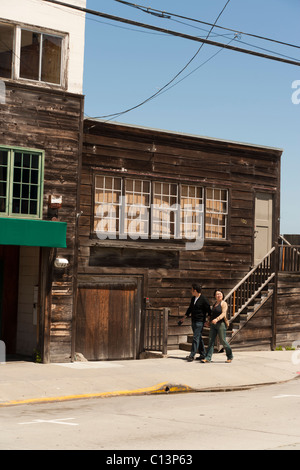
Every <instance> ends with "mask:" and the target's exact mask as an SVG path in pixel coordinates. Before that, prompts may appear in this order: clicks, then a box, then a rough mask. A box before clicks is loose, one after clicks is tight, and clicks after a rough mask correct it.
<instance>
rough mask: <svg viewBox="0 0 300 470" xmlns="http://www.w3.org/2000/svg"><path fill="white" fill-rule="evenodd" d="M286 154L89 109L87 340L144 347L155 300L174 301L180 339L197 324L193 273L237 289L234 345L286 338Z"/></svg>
mask: <svg viewBox="0 0 300 470" xmlns="http://www.w3.org/2000/svg"><path fill="white" fill-rule="evenodd" d="M281 154H282V150H280V149H276V148H269V147H263V146H255V145H250V144H242V143H238V142H229V141H223V140H218V139H213V138H205V137H200V136H194V135H186V134H180V133H175V132H168V131H161V130H155V129H147V128H143V127H137V126H129V125H124V124H119V123H105V122H101V121H99V120H89V119H86V120H85V122H84V135H83V156H82V176H81V189H80V210H81V211H82V215H81V217H80V222H79V264H78V303H77V314H76V340H75V349H76V351H78V352H81V353H83V354H84V355H85V356H86V357H87V358H88V359H95V360H96V359H115V358H118V359H119V358H135V357H139V354H140V352H141V351H142V350H143V348H144V347H145V343H144V339H143V335H144V321H145V312H146V311H147V310H148V309H149V310H150V307H151V308H156V309H158V308H167V309H168V310H169V330H168V345H169V347H179V345H180V343H182V342H185V341H186V338H187V335H188V333H190V331H191V330H190V326H182V327H178V326H177V321H178V315H182V314H183V313H185V311H186V308H187V306H188V304H189V300H190V295H191V294H190V287H191V284H192V283H193V282H199V283H200V284H201V285H202V287H203V292H204V293H205V295H206V296H207V297H208V298H209V299H210V300H211V301H212V296H213V292H214V289H215V288H219V289H222V290H223V291H224V292H225V294H226V295H227V298H228V302H229V304H230V315H231V320H232V325H231V329H230V335H232V342H233V345H236V346H239V347H255V348H263V349H265V348H271V347H274V345H275V343H276V335H275V317H274V308H275V307H276V305H275V301H274V299H275V298H276V299H277V295H275V287H274V276H273V269H275V264H276V263H275V261H274V260H275V256H277V257H278V256H279V254H278V249H277V251H276V255H275V248H274V249H273V247H275V245H276V246H277V242H278V238H279V217H280V160H281ZM270 252H271V253H270ZM265 255H267V257H265ZM262 259H263V262H261V260H262ZM247 275H248V277H247V279H248V280H247V279H246V281H243V282H241V281H242V280H243V278H244V277H245V276H247ZM297 275H298V274H297ZM258 277H260V282H261V284H259V285H258V284H257V283H258V280H257V279H258ZM297 279H299V278H297ZM246 282H247V283H248V287H247V289H246V287H245V286H246V284H245V283H246ZM249 283H252V284H253V285H255V286H256V288H255V290H254V291H253V292H252V291H251V288H250V287H249ZM246 290H247V291H249V293H250V291H251V292H252V293H251V295H250V297H247V299H245V298H244V297H245V291H246ZM266 290H267V292H266ZM232 291H234V293H233V292H232ZM241 291H242V292H243V294H241ZM273 293H274V295H273ZM233 297H234V301H232V298H233ZM242 297H243V299H242ZM233 302H234V304H233ZM244 304H246V306H247V307H248V311H247V312H245V307H244ZM254 304H255V305H256V306H255V305H254ZM257 304H258V305H259V308H258V307H257ZM242 306H243V311H242V310H241V307H242ZM251 309H252V310H251ZM258 310H259V312H258ZM253 312H254V313H255V316H253ZM245 315H246V318H245ZM243 316H244V317H243ZM250 316H251V318H253V320H252V321H250ZM248 318H249V321H247V320H248ZM297 318H298V322H299V312H298V314H297ZM254 319H255V322H254ZM237 322H238V325H237ZM245 323H247V327H244V324H245ZM242 326H243V328H242ZM237 330H240V331H239V332H238V334H237ZM298 332H299V329H298ZM189 347H190V346H189Z"/></svg>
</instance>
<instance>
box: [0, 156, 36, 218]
mask: <svg viewBox="0 0 300 470" xmlns="http://www.w3.org/2000/svg"><path fill="white" fill-rule="evenodd" d="M43 167H44V155H43V152H37V151H31V150H23V149H12V148H10V149H9V148H1V147H0V216H12V217H27V218H41V217H42V209H43V207H42V206H43V204H42V198H43Z"/></svg>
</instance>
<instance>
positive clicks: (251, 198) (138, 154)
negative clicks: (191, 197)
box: [79, 120, 281, 337]
mask: <svg viewBox="0 0 300 470" xmlns="http://www.w3.org/2000/svg"><path fill="white" fill-rule="evenodd" d="M280 154H281V152H280V151H277V150H276V149H267V148H262V147H254V146H251V145H243V144H238V143H231V142H224V141H218V140H214V139H206V138H200V137H193V136H187V135H181V134H176V133H168V132H161V131H156V130H150V129H143V128H133V127H130V126H122V125H116V124H109V123H101V122H97V121H95V120H94V121H93V120H86V121H85V125H84V137H83V165H82V178H81V188H80V195H81V196H80V209H81V211H82V216H81V218H80V222H79V235H80V249H79V272H80V273H94V274H96V273H97V274H106V275H107V274H118V275H120V274H121V275H128V274H134V273H139V274H141V275H143V276H144V296H145V297H148V298H149V300H150V305H152V306H153V307H170V308H171V314H172V315H177V314H178V313H180V314H182V313H185V311H186V308H187V306H188V304H189V300H190V286H191V283H192V282H195V281H197V282H200V283H201V284H202V286H203V290H204V293H205V294H206V295H207V297H208V298H209V299H212V295H213V291H214V289H215V288H216V287H218V288H221V289H223V290H224V291H225V293H226V292H228V291H229V290H230V289H232V288H233V287H234V285H235V284H236V283H237V282H238V281H239V280H240V279H242V277H243V276H244V275H245V274H246V273H247V272H248V271H249V269H250V267H251V266H252V263H253V244H254V238H253V236H254V204H255V192H256V191H262V192H270V193H271V194H273V197H274V223H273V227H274V233H273V239H274V241H275V240H276V239H277V237H278V222H277V221H278V218H277V217H278V213H279V197H280V194H279V193H280V187H279V181H280ZM103 170H106V171H111V172H112V173H111V174H116V175H118V176H122V175H124V174H125V175H126V176H132V175H133V176H135V177H139V176H140V177H144V178H147V177H149V178H152V179H154V180H159V181H161V180H165V181H174V182H183V183H184V182H186V183H190V184H199V185H201V186H203V187H217V188H224V189H228V190H229V217H228V239H227V240H224V241H223V240H222V241H221V240H220V241H218V240H217V241H212V240H206V241H205V244H204V247H203V248H202V249H201V250H198V251H186V250H185V249H184V247H177V248H176V246H175V245H174V244H172V241H170V242H169V243H161V244H159V243H156V244H154V243H151V240H150V241H141V240H138V241H136V242H134V241H130V240H127V241H123V242H122V241H115V240H104V241H103V240H99V239H97V238H96V237H93V236H92V226H93V175H94V174H101V172H103ZM108 174H109V173H108ZM120 249H122V250H120ZM126 250H127V251H126ZM130 250H131V251H132V253H135V255H134V257H133V256H132V253H131V259H132V260H133V261H132V262H130V261H129V260H130V256H129V254H130ZM149 250H150V252H151V255H150V256H151V259H152V261H151V260H150V261H149ZM167 252H169V253H167ZM100 253H102V254H101V256H100ZM105 253H106V254H107V256H105ZM126 253H128V257H126V256H125V254H126ZM147 253H148V256H147ZM118 257H119V258H118ZM109 260H113V261H111V262H110V261H109ZM118 260H119V261H118ZM124 260H126V262H124ZM157 260H160V261H159V262H158V261H157ZM147 262H148V265H147ZM174 328H175V325H174V326H172V330H174ZM172 332H173V335H174V337H176V334H174V333H175V332H174V331H172Z"/></svg>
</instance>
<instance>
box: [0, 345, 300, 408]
mask: <svg viewBox="0 0 300 470" xmlns="http://www.w3.org/2000/svg"><path fill="white" fill-rule="evenodd" d="M186 355H187V353H186V351H179V350H174V351H168V355H167V357H164V358H151V359H141V360H136V361H133V360H127V361H99V362H74V363H69V364H37V363H33V362H7V363H5V364H0V407H3V406H12V405H18V404H29V403H43V402H51V401H53V402H54V401H64V400H75V399H84V398H89V397H94V398H104V397H112V396H126V395H141V394H159V393H172V392H175V393H178V392H182V393H183V392H205V391H227V390H236V389H247V388H251V387H254V386H259V385H267V384H274V383H280V382H285V381H289V380H293V379H295V378H299V377H300V351H299V350H297V351H247V352H244V351H243V352H239V351H234V360H233V362H232V363H231V364H226V363H225V360H226V356H225V354H223V353H222V354H215V355H214V356H213V362H212V363H209V364H202V363H200V361H198V360H195V361H194V362H190V363H188V362H187V361H186V360H185V357H186Z"/></svg>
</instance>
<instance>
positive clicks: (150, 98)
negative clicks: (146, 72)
mask: <svg viewBox="0 0 300 470" xmlns="http://www.w3.org/2000/svg"><path fill="white" fill-rule="evenodd" d="M229 3H230V0H227V2H226V4H225V6H224V7H223V8H222V10H221V12H220V13H219V14H218V16H217V18H216V20H215V23H214V24H216V23H217V21H218V20H219V18H220V17H221V15H222V14H223V12H224V10H225V8H226V7H227V5H228V4H229ZM213 28H214V25H212V27H211V28H210V31H209V32H208V34H207V36H206V38H208V37H209V35H210V34H211V32H212V30H213ZM203 46H204V44H203V43H202V44H201V46H200V47H199V48H198V50H197V51H196V53H195V54H194V55H193V57H192V58H191V59H190V60H189V61H188V62H187V63H186V65H185V66H184V67H183V68H182V69H181V70H180V71H179V72H178V73H177V74H176V75H175V76H174V77H173V78H172V79H171V80H169V81H168V83H166V84H165V85H164V86H163V87H161V88H160V89H159V90H158V91H157V92H156V93H154V94H153V95H151V96H150V97H148V98H147V99H145V100H144V101H142V102H141V103H139V104H137V105H135V106H132V107H131V108H128V109H126V110H124V111H121V112H118V113H112V114H107V115H105V116H98V118H101V119H106V118H116V117H119V116H122V115H123V114H127V113H128V112H130V111H133V110H134V109H137V108H139V107H141V106H142V105H144V104H146V103H147V102H148V101H151V100H152V99H154V98H155V97H157V96H158V95H159V94H161V93H162V92H164V91H166V89H167V88H168V87H169V85H171V83H173V82H174V81H175V80H176V78H177V77H179V75H181V74H182V73H183V72H184V70H186V69H187V67H188V66H189V65H190V64H191V63H192V61H193V60H194V59H195V58H196V57H197V55H198V54H199V52H200V51H201V49H202V47H203ZM218 52H220V51H218ZM215 55H216V54H215Z"/></svg>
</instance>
